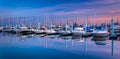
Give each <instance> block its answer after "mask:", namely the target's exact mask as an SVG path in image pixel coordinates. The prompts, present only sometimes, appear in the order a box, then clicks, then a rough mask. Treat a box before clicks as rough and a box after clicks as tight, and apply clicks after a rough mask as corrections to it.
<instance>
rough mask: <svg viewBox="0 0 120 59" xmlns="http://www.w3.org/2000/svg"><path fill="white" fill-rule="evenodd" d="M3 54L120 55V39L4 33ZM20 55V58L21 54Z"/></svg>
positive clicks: (0, 37) (46, 56)
mask: <svg viewBox="0 0 120 59" xmlns="http://www.w3.org/2000/svg"><path fill="white" fill-rule="evenodd" d="M0 48H1V50H0V52H1V53H0V55H1V56H0V57H1V58H7V57H9V58H15V57H16V56H17V57H21V58H22V57H26V58H29V59H30V58H33V59H34V58H38V59H40V58H44V59H50V58H51V59H53V58H55V59H56V58H57V59H59V58H60V59H61V58H62V59H67V58H69V59H74V58H76V59H80V58H82V59H88V58H89V59H97V58H101V59H107V58H109V59H119V58H120V39H119V38H118V39H116V40H115V39H109V37H105V38H101V37H100V38H98V37H96V38H95V37H94V38H93V37H88V38H83V37H81V36H60V35H49V36H45V35H27V36H26V35H25V36H20V35H10V34H9V35H8V34H4V35H3V34H0ZM17 57H16V58H17Z"/></svg>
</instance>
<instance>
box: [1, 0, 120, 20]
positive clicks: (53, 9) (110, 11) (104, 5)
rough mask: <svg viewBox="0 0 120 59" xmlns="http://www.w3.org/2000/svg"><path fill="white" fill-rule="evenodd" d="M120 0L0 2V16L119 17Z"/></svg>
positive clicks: (10, 0) (27, 0)
mask: <svg viewBox="0 0 120 59" xmlns="http://www.w3.org/2000/svg"><path fill="white" fill-rule="evenodd" d="M119 6H120V0H0V16H3V17H9V16H10V17H19V16H25V17H26V16H40V15H45V13H48V14H49V15H54V16H61V17H62V16H68V17H72V16H79V17H83V18H84V17H94V16H95V14H96V15H97V17H98V18H105V17H111V18H112V17H119V16H120V7H119Z"/></svg>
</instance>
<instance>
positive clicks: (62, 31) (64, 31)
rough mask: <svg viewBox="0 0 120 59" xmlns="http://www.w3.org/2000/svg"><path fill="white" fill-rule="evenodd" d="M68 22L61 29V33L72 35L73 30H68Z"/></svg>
mask: <svg viewBox="0 0 120 59" xmlns="http://www.w3.org/2000/svg"><path fill="white" fill-rule="evenodd" d="M67 23H68V22H67ZM67 23H66V25H65V27H64V28H63V29H62V30H60V31H59V34H60V35H63V36H67V35H71V34H72V33H71V31H70V30H68V29H69V26H68V24H67Z"/></svg>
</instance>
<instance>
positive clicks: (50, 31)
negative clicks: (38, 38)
mask: <svg viewBox="0 0 120 59" xmlns="http://www.w3.org/2000/svg"><path fill="white" fill-rule="evenodd" d="M45 33H46V34H47V35H54V34H56V33H57V32H56V31H55V30H54V29H53V24H52V18H51V22H50V27H48V28H46V30H45Z"/></svg>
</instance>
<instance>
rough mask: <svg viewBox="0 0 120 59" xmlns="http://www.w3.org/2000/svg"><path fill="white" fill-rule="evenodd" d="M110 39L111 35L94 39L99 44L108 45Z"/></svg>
mask: <svg viewBox="0 0 120 59" xmlns="http://www.w3.org/2000/svg"><path fill="white" fill-rule="evenodd" d="M108 39H109V37H93V39H92V40H93V41H95V44H97V45H106V44H107V40H108Z"/></svg>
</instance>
